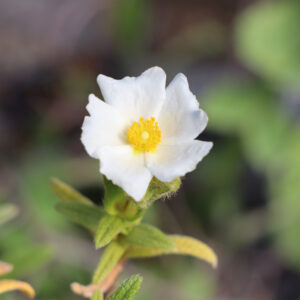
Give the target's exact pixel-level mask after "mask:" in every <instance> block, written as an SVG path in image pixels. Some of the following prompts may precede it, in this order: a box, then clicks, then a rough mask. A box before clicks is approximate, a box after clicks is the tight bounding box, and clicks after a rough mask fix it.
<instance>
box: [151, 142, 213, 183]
mask: <svg viewBox="0 0 300 300" xmlns="http://www.w3.org/2000/svg"><path fill="white" fill-rule="evenodd" d="M212 146H213V144H212V143H211V142H203V141H196V140H193V141H191V142H189V143H184V144H180V145H179V144H177V145H176V144H175V145H160V146H158V148H157V152H156V153H147V154H146V164H147V167H148V169H149V170H150V172H151V173H152V175H153V176H155V177H156V178H158V179H159V180H161V181H164V182H169V181H172V180H174V179H175V178H176V177H181V176H184V175H185V174H186V173H188V172H190V171H192V170H194V169H195V168H196V166H197V164H198V162H200V161H201V160H202V158H203V157H204V156H205V155H207V154H208V152H209V151H210V149H211V147H212Z"/></svg>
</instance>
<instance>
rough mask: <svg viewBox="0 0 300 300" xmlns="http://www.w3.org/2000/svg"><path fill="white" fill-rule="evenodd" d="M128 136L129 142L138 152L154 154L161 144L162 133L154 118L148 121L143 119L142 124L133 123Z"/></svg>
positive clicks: (141, 119)
mask: <svg viewBox="0 0 300 300" xmlns="http://www.w3.org/2000/svg"><path fill="white" fill-rule="evenodd" d="M127 135H128V142H129V143H130V144H132V146H133V147H134V150H135V151H138V152H153V151H155V149H156V147H157V145H158V144H159V143H160V142H161V131H160V129H159V127H158V123H157V122H156V120H155V118H154V117H151V118H150V119H149V120H146V121H145V119H144V118H143V117H141V118H140V123H138V122H133V123H132V125H131V126H130V128H129V129H128V133H127Z"/></svg>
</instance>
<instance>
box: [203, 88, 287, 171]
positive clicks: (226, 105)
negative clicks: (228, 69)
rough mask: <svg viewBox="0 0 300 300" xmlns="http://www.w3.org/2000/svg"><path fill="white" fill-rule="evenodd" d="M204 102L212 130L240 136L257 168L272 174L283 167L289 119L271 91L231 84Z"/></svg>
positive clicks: (215, 92)
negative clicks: (278, 166) (283, 153)
mask: <svg viewBox="0 0 300 300" xmlns="http://www.w3.org/2000/svg"><path fill="white" fill-rule="evenodd" d="M204 99H205V101H206V104H205V108H206V110H207V112H208V114H209V115H210V118H211V122H210V128H211V129H213V130H216V131H218V132H222V133H226V134H232V135H235V136H237V137H238V138H239V139H240V142H241V145H242V146H243V150H244V152H245V153H246V155H247V156H248V158H249V160H250V161H251V162H252V163H254V164H255V165H256V166H257V167H260V168H261V166H264V167H266V168H267V169H269V170H270V171H271V170H272V169H273V168H274V167H276V166H277V165H278V164H280V163H281V161H282V155H281V153H282V152H281V151H280V150H281V149H282V148H283V146H284V141H285V139H286V131H287V130H288V123H287V117H286V115H285V114H283V113H282V112H281V111H280V109H279V104H278V103H277V102H276V100H275V99H274V95H273V94H272V93H271V92H270V91H269V90H268V89H267V88H265V87H264V86H263V85H261V84H257V83H255V82H231V83H228V82H227V83H223V84H220V85H219V86H217V87H216V88H215V89H214V90H212V91H211V92H209V93H208V94H207V95H206V97H204Z"/></svg>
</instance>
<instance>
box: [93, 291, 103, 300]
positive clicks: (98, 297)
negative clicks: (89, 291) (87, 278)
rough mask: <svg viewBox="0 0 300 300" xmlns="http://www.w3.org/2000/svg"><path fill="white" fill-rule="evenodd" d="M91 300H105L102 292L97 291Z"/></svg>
mask: <svg viewBox="0 0 300 300" xmlns="http://www.w3.org/2000/svg"><path fill="white" fill-rule="evenodd" d="M91 300H103V294H102V292H101V291H99V290H96V291H95V292H94V294H93V297H92V298H91Z"/></svg>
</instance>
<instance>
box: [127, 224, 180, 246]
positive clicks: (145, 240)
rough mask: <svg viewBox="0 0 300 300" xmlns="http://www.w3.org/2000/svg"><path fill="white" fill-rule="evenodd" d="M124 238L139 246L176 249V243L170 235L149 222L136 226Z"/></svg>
mask: <svg viewBox="0 0 300 300" xmlns="http://www.w3.org/2000/svg"><path fill="white" fill-rule="evenodd" d="M124 238H125V241H127V242H128V243H130V244H134V245H138V246H143V247H150V248H158V249H166V250H174V249H175V244H174V242H173V240H172V239H171V238H170V237H169V236H167V235H166V234H164V233H163V232H161V231H160V230H159V229H157V228H156V227H154V226H151V225H147V224H140V225H137V226H135V227H134V228H133V229H132V231H131V232H130V233H129V234H128V235H127V236H125V237H124Z"/></svg>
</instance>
